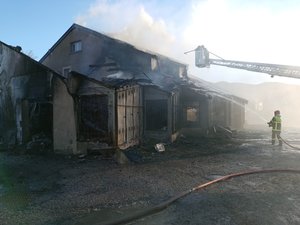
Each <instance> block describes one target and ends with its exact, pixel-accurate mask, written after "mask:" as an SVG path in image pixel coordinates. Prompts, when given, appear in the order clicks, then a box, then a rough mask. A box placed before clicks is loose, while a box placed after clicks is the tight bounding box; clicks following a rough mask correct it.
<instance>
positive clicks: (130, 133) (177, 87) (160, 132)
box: [0, 24, 247, 155]
mask: <svg viewBox="0 0 300 225" xmlns="http://www.w3.org/2000/svg"><path fill="white" fill-rule="evenodd" d="M245 104H247V101H246V100H245V99H242V98H239V97H237V96H233V95H230V94H226V93H223V92H221V91H220V90H216V89H215V88H214V87H213V85H211V84H209V83H207V82H204V81H201V80H198V79H192V78H190V77H189V76H188V66H187V65H186V64H184V63H181V62H178V61H176V60H173V59H170V58H168V57H165V56H162V55H159V54H156V53H153V52H148V51H144V50H140V49H137V48H135V47H134V46H132V45H130V44H128V43H125V42H122V41H119V40H116V39H114V38H111V37H109V36H106V35H103V34H101V33H98V32H96V31H94V30H90V29H88V28H86V27H82V26H80V25H77V24H73V25H72V26H71V27H70V28H69V29H68V30H67V31H66V32H65V34H63V36H62V37H61V38H60V39H59V40H58V41H57V42H56V43H55V44H54V45H53V47H52V48H51V49H50V50H49V51H48V52H47V53H46V54H45V55H44V56H43V57H42V59H41V60H40V61H39V62H37V61H35V60H33V59H31V58H30V57H28V56H27V55H25V54H23V53H22V52H21V48H20V47H12V46H9V45H7V44H5V43H3V42H0V108H1V110H0V132H1V133H0V136H1V145H2V146H4V147H5V148H12V147H15V146H23V147H24V146H26V148H28V149H29V150H30V149H38V150H39V151H46V150H47V151H49V150H50V151H52V152H54V153H58V154H68V155H73V154H74V155H80V154H87V153H88V152H89V151H99V150H103V151H104V150H109V149H121V150H122V149H127V148H129V147H131V146H134V145H138V144H141V143H144V142H147V140H149V139H154V140H157V143H159V142H173V141H175V140H176V138H177V137H178V136H179V135H180V134H182V133H184V134H186V135H189V134H190V135H191V134H193V135H199V136H205V135H213V134H215V133H216V132H217V130H219V131H220V130H222V131H223V133H227V134H230V133H231V132H232V130H239V129H242V128H243V125H244V122H245V108H244V106H245Z"/></svg>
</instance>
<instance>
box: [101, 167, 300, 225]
mask: <svg viewBox="0 0 300 225" xmlns="http://www.w3.org/2000/svg"><path fill="white" fill-rule="evenodd" d="M259 173H300V170H296V169H265V170H253V171H246V172H239V173H233V174H229V175H226V176H223V177H220V178H217V179H214V180H212V181H209V182H206V183H204V184H200V185H198V186H195V187H193V188H191V189H189V190H186V191H183V192H181V193H179V194H178V195H176V196H174V197H172V198H170V199H168V200H166V201H164V202H162V203H160V204H159V205H156V206H153V207H151V208H148V209H145V210H142V211H138V212H136V213H133V214H131V215H129V216H127V217H124V218H119V219H117V220H114V221H110V222H104V223H100V224H101V225H120V224H125V223H129V222H132V221H134V220H137V219H140V218H143V217H146V216H149V215H152V214H154V213H158V212H160V211H162V210H164V209H166V208H167V207H168V206H169V205H171V204H172V203H174V202H175V201H177V200H178V199H180V198H182V197H184V196H186V195H188V194H190V193H192V192H194V191H196V190H200V189H203V188H206V187H208V186H210V185H212V184H215V183H218V182H221V181H225V180H228V179H230V178H234V177H240V176H245V175H251V174H259Z"/></svg>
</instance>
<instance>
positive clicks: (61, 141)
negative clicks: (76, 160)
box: [53, 78, 81, 154]
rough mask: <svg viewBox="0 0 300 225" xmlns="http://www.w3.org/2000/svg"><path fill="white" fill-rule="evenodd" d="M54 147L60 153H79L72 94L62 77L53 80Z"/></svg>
mask: <svg viewBox="0 0 300 225" xmlns="http://www.w3.org/2000/svg"><path fill="white" fill-rule="evenodd" d="M53 92H54V94H53V118H54V120H53V149H54V152H55V153H58V154H79V153H81V152H80V150H78V149H77V135H76V115H75V106H74V100H73V98H72V96H71V95H70V94H69V93H68V90H67V87H66V85H65V83H64V82H63V81H62V80H61V79H58V78H56V79H54V81H53Z"/></svg>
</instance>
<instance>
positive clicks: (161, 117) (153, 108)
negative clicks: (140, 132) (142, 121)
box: [146, 99, 168, 130]
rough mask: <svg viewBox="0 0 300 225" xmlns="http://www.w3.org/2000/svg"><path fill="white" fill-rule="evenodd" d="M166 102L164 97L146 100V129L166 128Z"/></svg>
mask: <svg viewBox="0 0 300 225" xmlns="http://www.w3.org/2000/svg"><path fill="white" fill-rule="evenodd" d="M167 126H168V102H167V100H166V99H159V100H147V101H146V129H147V130H167Z"/></svg>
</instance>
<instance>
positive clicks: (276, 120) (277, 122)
mask: <svg viewBox="0 0 300 225" xmlns="http://www.w3.org/2000/svg"><path fill="white" fill-rule="evenodd" d="M272 125H273V126H272V130H273V131H281V117H280V116H274V117H273V119H272Z"/></svg>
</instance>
